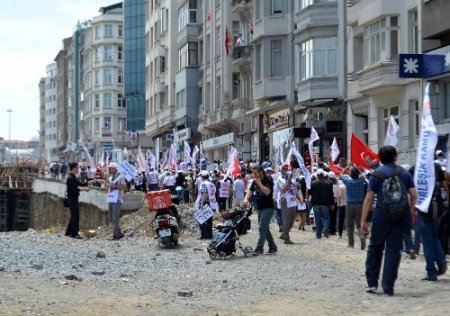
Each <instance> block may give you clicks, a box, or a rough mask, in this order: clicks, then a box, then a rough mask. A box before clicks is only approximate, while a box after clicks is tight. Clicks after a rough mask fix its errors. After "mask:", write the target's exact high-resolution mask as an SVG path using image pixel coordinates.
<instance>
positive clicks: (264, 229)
mask: <svg viewBox="0 0 450 316" xmlns="http://www.w3.org/2000/svg"><path fill="white" fill-rule="evenodd" d="M257 212H258V224H259V239H258V243H257V244H256V249H255V250H260V251H263V250H264V244H265V242H266V240H267V243H268V244H269V250H272V251H277V249H278V248H277V245H276V244H275V240H274V239H273V236H272V233H271V232H270V229H269V224H270V220H271V219H272V216H273V208H264V209H261V210H257Z"/></svg>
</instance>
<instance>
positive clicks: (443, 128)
mask: <svg viewBox="0 0 450 316" xmlns="http://www.w3.org/2000/svg"><path fill="white" fill-rule="evenodd" d="M419 8H421V9H422V10H421V11H422V14H421V19H420V20H421V22H422V23H421V24H422V41H421V43H422V51H423V53H424V54H425V55H432V56H433V55H434V56H438V59H439V63H438V67H436V68H437V69H435V70H434V69H433V72H432V74H430V76H429V77H427V78H426V81H427V82H430V83H431V89H430V90H431V92H430V93H431V95H430V97H431V104H432V114H433V119H434V122H435V124H436V129H437V132H438V135H439V136H438V145H437V147H438V148H440V149H441V150H443V151H447V152H448V150H449V148H448V137H449V136H448V134H449V133H450V40H449V39H450V20H449V19H448V17H447V14H448V12H449V10H450V2H448V1H445V0H424V1H423V3H422V5H421V6H419ZM419 41H420V37H419Z"/></svg>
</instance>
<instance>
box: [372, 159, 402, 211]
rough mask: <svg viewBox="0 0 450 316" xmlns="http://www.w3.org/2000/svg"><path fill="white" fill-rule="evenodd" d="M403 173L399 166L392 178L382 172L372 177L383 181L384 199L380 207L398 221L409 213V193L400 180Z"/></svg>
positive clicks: (373, 174)
mask: <svg viewBox="0 0 450 316" xmlns="http://www.w3.org/2000/svg"><path fill="white" fill-rule="evenodd" d="M402 171H403V168H402V167H399V166H397V167H396V168H395V171H394V174H392V175H391V176H386V175H385V174H383V173H382V172H380V171H375V172H374V173H372V176H374V177H377V178H378V179H380V180H381V192H382V196H383V198H382V200H381V201H380V207H381V210H382V211H383V212H384V214H385V215H386V216H387V217H388V218H390V219H391V220H398V219H400V218H402V217H403V216H404V215H405V214H406V213H407V212H409V201H408V193H407V192H406V189H405V186H404V185H403V182H402V181H401V180H400V174H401V173H402Z"/></svg>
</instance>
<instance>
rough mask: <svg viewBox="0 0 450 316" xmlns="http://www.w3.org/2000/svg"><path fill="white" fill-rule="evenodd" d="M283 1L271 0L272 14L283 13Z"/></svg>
mask: <svg viewBox="0 0 450 316" xmlns="http://www.w3.org/2000/svg"><path fill="white" fill-rule="evenodd" d="M283 2H284V0H272V2H271V9H272V14H281V13H283Z"/></svg>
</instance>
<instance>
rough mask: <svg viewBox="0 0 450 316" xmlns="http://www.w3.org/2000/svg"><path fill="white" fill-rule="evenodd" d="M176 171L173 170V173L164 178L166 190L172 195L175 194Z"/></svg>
mask: <svg viewBox="0 0 450 316" xmlns="http://www.w3.org/2000/svg"><path fill="white" fill-rule="evenodd" d="M175 174H176V173H175V170H172V173H171V174H169V175H168V176H167V177H165V178H164V189H168V190H170V192H171V193H172V194H175V183H176V179H175Z"/></svg>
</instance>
